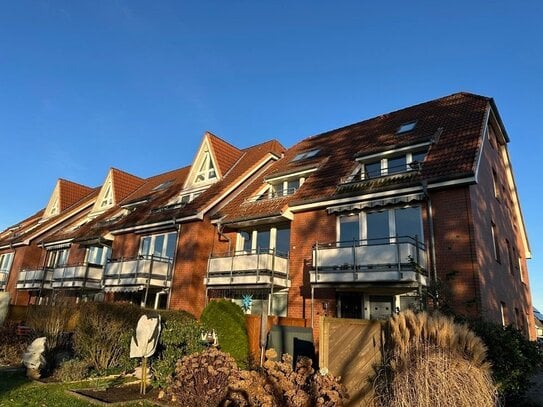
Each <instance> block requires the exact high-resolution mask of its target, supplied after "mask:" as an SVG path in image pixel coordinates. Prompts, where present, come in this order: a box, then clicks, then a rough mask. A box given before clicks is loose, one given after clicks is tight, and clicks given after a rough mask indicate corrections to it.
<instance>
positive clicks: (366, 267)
mask: <svg viewBox="0 0 543 407" xmlns="http://www.w3.org/2000/svg"><path fill="white" fill-rule="evenodd" d="M426 267H427V255H426V248H425V246H424V244H423V243H422V242H420V241H419V239H418V237H417V236H415V237H412V236H395V237H385V238H379V239H368V240H353V241H349V242H332V243H326V244H322V243H317V244H315V246H314V248H313V258H312V270H311V272H310V281H311V283H349V282H415V281H419V282H422V283H425V281H426V271H425V270H426Z"/></svg>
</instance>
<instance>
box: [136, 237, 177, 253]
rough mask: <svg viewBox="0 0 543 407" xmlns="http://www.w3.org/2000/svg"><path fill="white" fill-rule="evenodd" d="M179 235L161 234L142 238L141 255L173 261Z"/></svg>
mask: <svg viewBox="0 0 543 407" xmlns="http://www.w3.org/2000/svg"><path fill="white" fill-rule="evenodd" d="M176 242H177V233H175V232H172V233H161V234H157V235H150V236H144V237H142V238H141V246H140V255H143V256H151V255H152V256H155V257H161V258H166V259H170V260H171V259H173V256H174V255H175V245H176Z"/></svg>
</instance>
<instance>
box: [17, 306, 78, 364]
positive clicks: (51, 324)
mask: <svg viewBox="0 0 543 407" xmlns="http://www.w3.org/2000/svg"><path fill="white" fill-rule="evenodd" d="M75 309H76V307H75V306H74V304H73V302H71V301H69V300H68V299H66V298H62V297H59V298H56V299H55V302H54V303H53V304H50V305H34V306H31V307H30V309H29V312H28V321H27V323H28V325H29V326H30V327H31V328H33V329H34V331H35V333H36V335H37V336H45V337H46V338H47V340H46V341H45V345H46V347H47V350H48V351H49V352H50V353H52V354H54V353H55V352H58V351H62V350H65V349H67V348H69V347H70V346H71V343H70V337H69V336H68V335H66V332H67V331H68V325H69V323H70V319H71V318H73V317H74V315H75Z"/></svg>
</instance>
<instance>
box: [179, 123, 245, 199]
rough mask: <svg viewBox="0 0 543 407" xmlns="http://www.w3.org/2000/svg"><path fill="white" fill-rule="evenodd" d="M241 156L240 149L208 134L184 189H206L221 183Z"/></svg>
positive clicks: (201, 145)
mask: <svg viewBox="0 0 543 407" xmlns="http://www.w3.org/2000/svg"><path fill="white" fill-rule="evenodd" d="M241 155H242V152H241V151H240V150H239V149H237V148H236V147H234V146H232V145H230V144H228V143H227V142H225V141H224V140H221V139H220V138H218V137H217V136H215V135H213V134H211V133H209V132H207V133H206V134H205V135H204V138H203V140H202V143H201V144H200V148H199V149H198V152H197V153H196V157H195V158H194V160H193V162H192V166H191V169H190V172H189V175H188V177H187V179H186V181H185V184H184V185H183V189H184V190H193V189H200V188H202V189H205V188H206V187H207V186H209V185H211V184H213V183H215V182H217V181H219V180H220V179H221V178H222V177H223V176H224V174H226V173H227V172H228V170H229V169H230V168H231V167H232V165H233V164H234V163H235V162H236V161H237V160H238V159H239V158H240V157H241Z"/></svg>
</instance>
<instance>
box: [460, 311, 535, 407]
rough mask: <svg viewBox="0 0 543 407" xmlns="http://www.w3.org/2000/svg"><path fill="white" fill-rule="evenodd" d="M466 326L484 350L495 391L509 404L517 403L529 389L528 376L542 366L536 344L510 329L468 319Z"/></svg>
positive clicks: (515, 330) (509, 327) (510, 327)
mask: <svg viewBox="0 0 543 407" xmlns="http://www.w3.org/2000/svg"><path fill="white" fill-rule="evenodd" d="M469 325H470V327H471V329H473V331H474V332H475V333H476V334H477V335H479V336H480V337H481V339H482V340H483V342H484V343H485V344H486V346H487V348H488V359H489V361H490V363H491V364H492V372H493V377H494V380H495V381H496V383H497V385H498V390H499V391H500V393H501V394H502V396H503V397H504V398H505V399H506V400H507V401H508V402H509V403H513V402H517V401H518V400H519V399H521V398H522V396H523V395H524V393H525V392H526V390H527V389H528V387H529V386H530V380H529V379H530V376H531V375H532V374H533V373H534V371H535V370H536V369H537V368H538V366H540V365H541V363H542V355H541V352H540V351H539V350H538V347H537V344H536V343H535V342H530V341H529V340H528V339H526V338H525V337H524V335H523V334H522V332H520V331H518V330H517V329H515V328H513V327H512V326H508V327H506V328H503V327H502V326H501V325H498V324H495V323H492V322H486V321H482V320H471V321H469Z"/></svg>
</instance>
